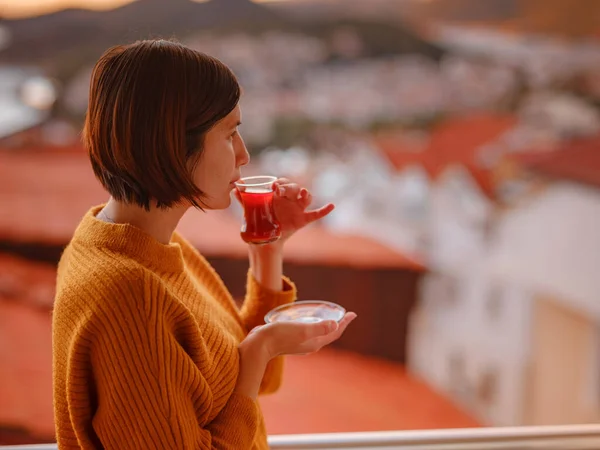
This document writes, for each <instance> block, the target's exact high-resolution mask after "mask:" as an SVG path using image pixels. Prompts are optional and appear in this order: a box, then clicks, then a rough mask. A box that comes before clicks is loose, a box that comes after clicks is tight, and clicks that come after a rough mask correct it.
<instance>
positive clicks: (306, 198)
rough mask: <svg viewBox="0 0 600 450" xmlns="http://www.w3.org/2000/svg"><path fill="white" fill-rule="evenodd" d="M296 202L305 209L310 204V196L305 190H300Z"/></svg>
mask: <svg viewBox="0 0 600 450" xmlns="http://www.w3.org/2000/svg"><path fill="white" fill-rule="evenodd" d="M298 200H299V201H300V203H301V205H302V207H303V208H305V209H306V208H308V206H309V205H310V204H311V203H312V194H311V193H310V192H308V191H307V190H306V189H305V188H302V189H300V194H298Z"/></svg>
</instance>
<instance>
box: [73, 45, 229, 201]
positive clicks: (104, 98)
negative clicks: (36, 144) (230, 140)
mask: <svg viewBox="0 0 600 450" xmlns="http://www.w3.org/2000/svg"><path fill="white" fill-rule="evenodd" d="M239 98H240V86H239V84H238V81H237V79H236V77H235V75H234V74H233V73H232V72H231V70H230V69H229V68H228V67H227V66H225V65H224V64H223V63H221V62H220V61H219V60H217V59H215V58H213V57H211V56H208V55H205V54H203V53H200V52H198V51H195V50H192V49H190V48H188V47H186V46H184V45H182V44H179V43H177V42H174V41H165V40H146V41H138V42H136V43H134V44H130V45H125V46H117V47H112V48H110V49H109V50H107V51H106V52H105V53H104V54H103V55H102V57H101V58H100V60H99V61H98V62H97V63H96V66H95V67H94V70H93V73H92V79H91V83H90V95H89V106H88V111H87V114H86V119H85V126H84V129H83V142H84V145H85V147H86V148H87V150H88V152H89V156H90V159H91V162H92V167H93V169H94V173H95V174H96V177H97V178H98V179H99V180H100V182H101V183H102V185H103V186H104V187H105V189H106V190H107V191H108V192H109V193H110V194H111V195H112V196H113V197H114V198H115V199H116V200H120V201H125V202H128V203H135V204H137V205H139V206H142V207H144V208H146V209H149V208H150V203H151V202H152V201H155V202H156V203H157V204H158V205H159V206H161V207H170V206H172V205H174V204H175V203H177V202H179V201H181V200H183V199H187V200H189V201H190V202H191V204H193V205H194V206H196V207H200V205H199V204H198V202H197V201H198V198H201V197H202V195H203V193H202V192H201V191H200V190H199V189H198V188H197V187H196V185H195V184H194V181H193V178H192V172H191V170H190V168H191V167H193V166H194V165H195V164H196V163H197V162H198V160H199V159H200V156H201V152H202V144H203V140H204V136H205V134H206V133H207V132H208V131H209V130H210V129H211V128H212V127H213V126H214V125H215V124H216V123H217V122H219V121H220V120H221V119H223V118H224V117H225V116H227V115H228V114H229V113H230V112H231V111H233V109H234V108H235V107H236V105H237V104H238V101H239ZM190 163H191V165H190Z"/></svg>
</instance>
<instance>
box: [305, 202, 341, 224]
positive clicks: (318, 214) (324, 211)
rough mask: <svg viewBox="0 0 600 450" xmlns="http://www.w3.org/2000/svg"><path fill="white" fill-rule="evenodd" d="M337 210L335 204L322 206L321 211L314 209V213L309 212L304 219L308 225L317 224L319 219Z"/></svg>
mask: <svg viewBox="0 0 600 450" xmlns="http://www.w3.org/2000/svg"><path fill="white" fill-rule="evenodd" d="M334 209H335V205H334V204H333V203H329V204H327V205H325V206H322V207H321V208H319V209H313V210H312V211H307V212H305V213H304V218H305V219H306V222H307V223H311V222H315V221H317V220H319V219H322V218H323V217H325V216H326V215H328V214H329V213H330V212H331V211H333V210H334Z"/></svg>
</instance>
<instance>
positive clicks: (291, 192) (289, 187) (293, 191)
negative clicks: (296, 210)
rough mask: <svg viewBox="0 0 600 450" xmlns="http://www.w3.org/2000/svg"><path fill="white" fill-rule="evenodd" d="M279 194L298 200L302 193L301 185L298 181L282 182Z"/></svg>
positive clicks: (288, 198)
mask: <svg viewBox="0 0 600 450" xmlns="http://www.w3.org/2000/svg"><path fill="white" fill-rule="evenodd" d="M278 194H279V196H280V197H283V198H285V199H287V200H297V199H298V195H299V194H300V186H298V185H297V184H296V183H289V184H280V185H279V187H278Z"/></svg>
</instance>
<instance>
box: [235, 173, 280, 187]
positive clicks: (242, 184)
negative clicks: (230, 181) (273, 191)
mask: <svg viewBox="0 0 600 450" xmlns="http://www.w3.org/2000/svg"><path fill="white" fill-rule="evenodd" d="M257 180H264V181H260V182H258V183H256V182H253V183H247V181H257ZM275 181H277V177H274V176H271V175H256V176H253V177H244V178H240V179H239V180H238V181H236V182H235V185H236V186H240V187H262V186H270V185H272V184H273V183H274V182H275Z"/></svg>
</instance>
